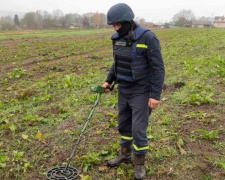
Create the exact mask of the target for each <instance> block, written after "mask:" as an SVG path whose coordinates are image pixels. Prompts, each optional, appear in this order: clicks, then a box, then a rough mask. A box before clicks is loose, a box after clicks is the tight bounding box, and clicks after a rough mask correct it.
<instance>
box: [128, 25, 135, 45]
mask: <svg viewBox="0 0 225 180" xmlns="http://www.w3.org/2000/svg"><path fill="white" fill-rule="evenodd" d="M130 23H131V28H130V31H129V32H128V42H129V43H131V42H132V41H133V35H134V21H131V22H130Z"/></svg>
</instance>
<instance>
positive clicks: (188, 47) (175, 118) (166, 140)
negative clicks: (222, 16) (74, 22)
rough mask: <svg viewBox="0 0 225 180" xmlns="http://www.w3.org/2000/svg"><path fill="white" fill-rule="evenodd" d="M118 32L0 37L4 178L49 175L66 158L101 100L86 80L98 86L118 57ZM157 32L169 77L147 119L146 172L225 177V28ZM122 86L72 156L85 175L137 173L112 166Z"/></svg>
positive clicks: (108, 97) (0, 171) (107, 97)
mask: <svg viewBox="0 0 225 180" xmlns="http://www.w3.org/2000/svg"><path fill="white" fill-rule="evenodd" d="M76 33H84V34H83V35H82V38H77V37H78V36H76V35H75V34H76ZM85 33H87V34H85ZM112 33H113V31H110V30H93V31H92V30H87V31H38V32H24V33H21V34H13V33H5V34H0V36H1V37H0V40H2V41H3V40H4V45H0V53H1V59H0V66H1V71H0V75H1V79H0V138H1V141H0V179H3V180H8V179H15V180H17V179H24V180H26V179H44V177H45V173H46V171H47V170H48V169H49V168H51V167H55V166H61V165H65V163H66V160H67V158H68V157H69V155H70V153H71V151H72V145H73V144H74V143H75V140H76V139H77V138H78V135H79V133H80V131H81V129H82V126H83V124H84V122H85V120H86V118H87V117H88V115H89V113H90V110H91V108H92V106H93V104H94V101H95V97H96V94H95V93H93V92H91V91H90V89H89V86H88V85H89V84H99V85H101V84H102V83H103V82H104V81H105V79H106V76H107V73H108V71H109V68H110V67H111V64H112V62H113V59H112V47H111V46H112V44H111V41H110V37H111V35H112ZM154 33H155V34H156V35H157V36H158V37H159V39H160V42H161V47H162V53H163V58H164V62H165V67H166V79H165V87H164V91H163V93H162V103H161V104H160V106H159V107H158V108H157V109H156V110H154V111H153V113H152V115H151V116H150V121H149V127H148V138H149V145H150V150H149V153H148V154H147V162H146V169H147V175H148V176H147V178H148V179H171V180H172V179H187V178H188V179H216V180H217V179H218V180H219V179H222V178H223V177H224V162H225V158H224V157H225V154H224V152H225V141H224V137H225V124H224V106H225V99H224V97H225V96H224V90H225V89H224V88H225V87H224V83H225V76H224V66H225V54H224V49H225V31H224V30H223V29H165V30H154ZM67 36H69V38H68V37H67ZM36 37H38V38H36ZM10 38H12V39H13V41H12V39H10ZM117 91H118V90H117V88H116V89H115V90H114V91H113V92H112V93H109V94H104V95H102V99H101V101H100V103H99V106H98V107H97V108H96V111H95V114H94V115H93V117H92V119H91V121H90V123H89V125H88V127H87V130H86V132H85V134H84V135H83V138H82V141H81V144H80V146H79V147H78V150H77V152H76V155H75V157H74V159H73V160H72V162H71V166H74V167H77V168H78V169H79V170H80V171H81V176H82V177H83V179H93V180H95V179H96V180H97V179H98V180H99V179H102V180H104V179H107V180H108V179H112V180H114V179H132V177H133V169H132V165H130V164H123V165H122V166H120V167H119V168H108V167H107V166H106V161H107V160H108V159H110V158H113V157H115V156H116V155H117V154H118V153H119V141H118V140H119V134H118V132H117V109H118V107H117V98H118V96H117ZM100 142H101V143H100Z"/></svg>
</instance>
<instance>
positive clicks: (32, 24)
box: [21, 12, 38, 29]
mask: <svg viewBox="0 0 225 180" xmlns="http://www.w3.org/2000/svg"><path fill="white" fill-rule="evenodd" d="M21 22H22V23H23V24H24V25H26V26H27V27H28V28H31V29H36V28H37V26H38V22H37V16H36V13H35V12H28V13H26V14H25V15H24V17H23V19H22V20H21Z"/></svg>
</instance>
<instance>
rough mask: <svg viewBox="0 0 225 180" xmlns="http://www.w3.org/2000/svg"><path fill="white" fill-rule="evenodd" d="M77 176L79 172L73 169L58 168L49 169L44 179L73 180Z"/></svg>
mask: <svg viewBox="0 0 225 180" xmlns="http://www.w3.org/2000/svg"><path fill="white" fill-rule="evenodd" d="M78 176H79V171H78V170H77V169H76V168H74V167H65V166H59V167H56V168H53V169H50V170H49V171H48V172H47V174H46V178H47V179H49V180H74V179H76V178H77V177H78Z"/></svg>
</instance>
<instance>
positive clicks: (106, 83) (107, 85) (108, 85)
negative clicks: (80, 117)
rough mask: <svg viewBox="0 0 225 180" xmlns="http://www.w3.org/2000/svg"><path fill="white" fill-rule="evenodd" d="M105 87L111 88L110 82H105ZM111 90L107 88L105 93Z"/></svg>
mask: <svg viewBox="0 0 225 180" xmlns="http://www.w3.org/2000/svg"><path fill="white" fill-rule="evenodd" d="M102 87H103V88H110V84H109V83H108V82H105V83H104V84H103V85H102ZM108 92H110V90H109V89H105V91H104V93H108Z"/></svg>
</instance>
